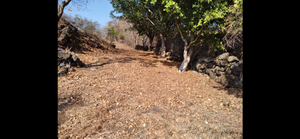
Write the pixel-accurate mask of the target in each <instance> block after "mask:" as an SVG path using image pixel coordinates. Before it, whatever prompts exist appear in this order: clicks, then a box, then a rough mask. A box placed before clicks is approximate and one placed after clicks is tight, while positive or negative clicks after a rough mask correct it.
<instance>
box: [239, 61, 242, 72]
mask: <svg viewBox="0 0 300 139" xmlns="http://www.w3.org/2000/svg"><path fill="white" fill-rule="evenodd" d="M238 64H239V65H238V67H239V70H240V71H241V72H242V71H243V60H240V61H239V63H238Z"/></svg>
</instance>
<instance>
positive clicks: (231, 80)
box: [215, 74, 242, 88]
mask: <svg viewBox="0 0 300 139" xmlns="http://www.w3.org/2000/svg"><path fill="white" fill-rule="evenodd" d="M215 81H216V82H218V83H220V84H222V85H223V86H225V87H234V88H239V87H241V86H242V85H241V82H240V79H239V77H237V76H234V75H232V74H224V75H221V76H219V77H218V78H217V79H216V80H215Z"/></svg>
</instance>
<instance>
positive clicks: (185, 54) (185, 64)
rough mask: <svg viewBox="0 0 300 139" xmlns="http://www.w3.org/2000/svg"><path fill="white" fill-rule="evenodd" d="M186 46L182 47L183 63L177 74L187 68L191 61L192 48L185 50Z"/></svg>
mask: <svg viewBox="0 0 300 139" xmlns="http://www.w3.org/2000/svg"><path fill="white" fill-rule="evenodd" d="M187 47H188V46H187V45H185V46H184V51H183V61H182V63H181V65H180V67H179V69H178V71H179V72H184V71H185V70H186V68H187V67H188V64H189V62H190V60H191V55H192V54H193V52H194V47H191V48H189V49H187Z"/></svg>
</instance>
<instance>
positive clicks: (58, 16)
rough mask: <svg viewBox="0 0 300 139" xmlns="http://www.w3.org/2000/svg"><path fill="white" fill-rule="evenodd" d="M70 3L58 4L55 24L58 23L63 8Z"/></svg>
mask: <svg viewBox="0 0 300 139" xmlns="http://www.w3.org/2000/svg"><path fill="white" fill-rule="evenodd" d="M70 2H71V0H64V1H63V2H61V3H60V5H59V7H58V15H57V22H58V21H59V19H60V17H61V16H62V14H63V10H64V8H65V7H66V6H67V5H68V4H69V3H70Z"/></svg>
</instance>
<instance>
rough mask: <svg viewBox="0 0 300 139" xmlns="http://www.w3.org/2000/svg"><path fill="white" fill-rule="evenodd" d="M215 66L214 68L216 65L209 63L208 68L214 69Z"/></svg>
mask: <svg viewBox="0 0 300 139" xmlns="http://www.w3.org/2000/svg"><path fill="white" fill-rule="evenodd" d="M213 66H214V63H212V62H209V63H207V65H206V67H207V68H213Z"/></svg>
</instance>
